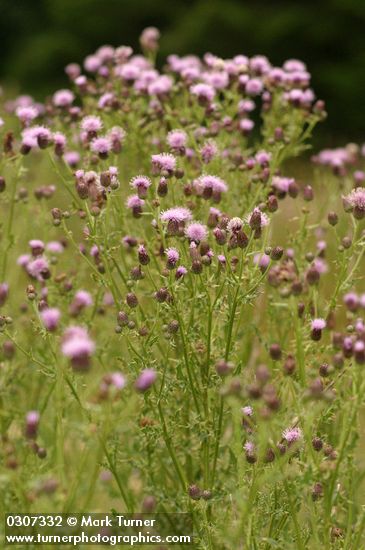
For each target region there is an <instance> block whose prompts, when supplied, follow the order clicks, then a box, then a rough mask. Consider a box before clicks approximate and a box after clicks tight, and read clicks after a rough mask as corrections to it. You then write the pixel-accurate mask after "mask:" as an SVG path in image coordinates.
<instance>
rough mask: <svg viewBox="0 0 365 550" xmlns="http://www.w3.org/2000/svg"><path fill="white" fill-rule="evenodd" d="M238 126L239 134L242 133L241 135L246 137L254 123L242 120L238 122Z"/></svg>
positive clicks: (246, 119) (247, 119)
mask: <svg viewBox="0 0 365 550" xmlns="http://www.w3.org/2000/svg"><path fill="white" fill-rule="evenodd" d="M238 126H239V129H240V130H241V132H242V133H243V135H245V136H246V135H248V134H249V133H250V132H251V131H252V129H253V127H254V126H255V123H254V121H253V120H251V119H250V118H243V119H242V120H240V121H239V124H238Z"/></svg>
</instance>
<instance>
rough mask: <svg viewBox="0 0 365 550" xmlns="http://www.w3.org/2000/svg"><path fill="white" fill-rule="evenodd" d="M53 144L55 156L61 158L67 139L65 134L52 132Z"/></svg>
mask: <svg viewBox="0 0 365 550" xmlns="http://www.w3.org/2000/svg"><path fill="white" fill-rule="evenodd" d="M53 143H54V147H55V153H56V155H58V156H59V157H61V156H62V155H63V153H64V151H65V147H66V144H67V139H66V136H65V134H62V133H61V132H54V134H53Z"/></svg>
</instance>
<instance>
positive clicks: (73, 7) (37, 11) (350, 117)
mask: <svg viewBox="0 0 365 550" xmlns="http://www.w3.org/2000/svg"><path fill="white" fill-rule="evenodd" d="M364 24H365V2H364V1H363V0H345V1H344V0H320V1H318V0H316V1H315V0H306V1H305V2H293V1H291V0H286V1H285V0H279V1H275V2H273V1H269V0H266V1H265V0H256V1H254V0H248V1H247V0H246V1H245V0H244V1H242V0H185V1H181V0H168V1H166V0H104V1H101V0H32V1H31V2H30V1H29V0H16V1H14V0H0V36H1V48H0V79H1V81H2V83H3V84H5V85H7V86H12V88H13V89H14V87H15V88H16V89H17V90H18V91H19V92H23V93H25V92H30V93H33V94H34V95H35V96H36V98H37V99H42V98H43V97H44V96H45V95H47V94H48V93H51V92H52V91H53V90H54V89H55V87H59V86H64V85H65V84H66V83H67V80H66V77H64V78H62V74H63V72H62V69H63V67H64V66H65V65H66V64H67V63H68V62H70V61H79V62H80V61H82V59H83V57H84V56H85V55H87V54H88V53H90V52H91V51H93V50H95V49H96V48H97V47H98V46H100V45H101V44H105V43H109V44H112V45H120V44H131V45H133V46H135V47H138V35H139V33H140V31H141V30H142V29H143V28H144V27H145V26H147V25H155V26H157V27H159V28H160V29H161V31H162V42H161V57H160V59H161V60H162V59H163V58H164V57H165V56H166V55H167V54H168V53H171V52H172V51H174V52H176V53H179V54H184V53H197V54H202V53H204V52H205V51H211V52H213V53H216V54H217V55H221V56H231V55H235V54H236V53H237V52H242V53H245V54H247V55H254V54H257V53H262V54H265V55H267V56H268V57H269V58H270V60H271V61H272V62H273V63H277V64H281V63H282V61H283V60H285V59H286V58H287V57H298V58H300V59H303V60H304V61H305V62H306V63H307V65H308V67H309V69H310V71H311V73H312V75H313V87H314V89H315V90H316V92H317V94H318V96H319V97H321V98H323V99H325V100H326V104H327V108H328V113H329V115H330V116H329V119H328V121H327V122H326V124H325V125H323V128H322V129H321V130H320V132H321V133H320V134H319V139H323V140H324V139H325V140H326V143H327V145H330V144H331V142H332V144H334V143H344V142H345V140H348V139H351V140H355V139H359V140H360V141H361V139H362V136H363V129H364V127H365V110H364V109H362V108H361V105H362V103H363V98H364V97H365V73H364V65H365V40H364V31H363V29H364ZM60 75H61V76H60Z"/></svg>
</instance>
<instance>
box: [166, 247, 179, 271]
mask: <svg viewBox="0 0 365 550" xmlns="http://www.w3.org/2000/svg"><path fill="white" fill-rule="evenodd" d="M165 254H166V256H167V267H168V269H174V268H175V267H176V264H177V263H178V261H179V259H180V254H179V251H178V250H177V249H176V248H166V250H165Z"/></svg>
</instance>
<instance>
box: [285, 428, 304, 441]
mask: <svg viewBox="0 0 365 550" xmlns="http://www.w3.org/2000/svg"><path fill="white" fill-rule="evenodd" d="M282 436H283V439H285V441H287V443H288V444H289V445H291V444H293V443H295V442H296V441H299V440H300V439H302V437H303V433H302V430H301V429H300V428H298V427H296V428H287V429H286V430H284V431H283V433H282Z"/></svg>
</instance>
